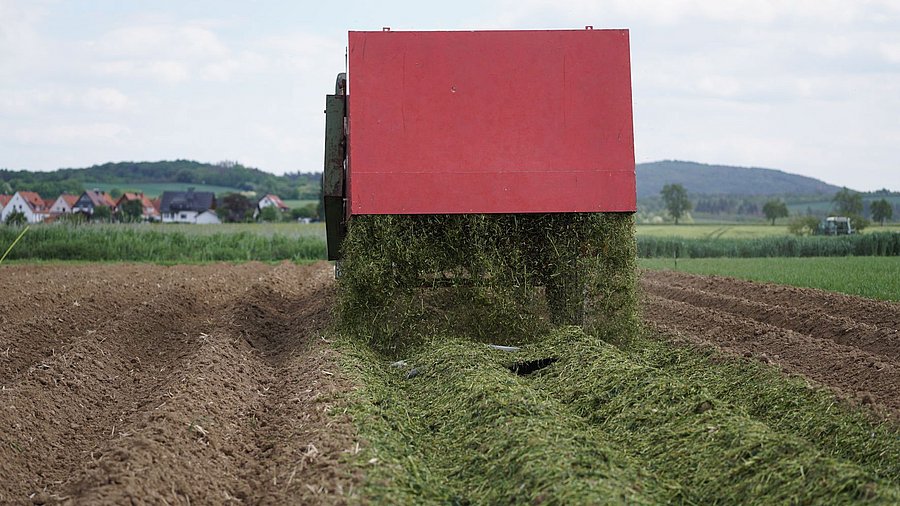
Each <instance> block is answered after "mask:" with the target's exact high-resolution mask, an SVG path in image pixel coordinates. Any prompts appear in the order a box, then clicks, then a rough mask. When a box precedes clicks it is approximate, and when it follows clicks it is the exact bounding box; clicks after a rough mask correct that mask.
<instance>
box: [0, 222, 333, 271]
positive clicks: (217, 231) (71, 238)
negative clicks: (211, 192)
mask: <svg viewBox="0 0 900 506" xmlns="http://www.w3.org/2000/svg"><path fill="white" fill-rule="evenodd" d="M322 230H323V229H322V226H321V224H309V225H301V224H297V223H277V224H234V225H207V226H204V225H160V224H154V225H151V224H137V225H127V224H117V225H90V224H88V225H80V226H67V225H34V226H32V227H31V228H30V229H29V230H28V232H27V233H26V234H25V235H24V236H23V237H22V239H21V241H19V242H18V243H17V244H16V245H15V247H14V248H13V249H12V250H11V251H10V254H9V257H8V258H7V261H15V260H19V261H60V260H64V261H82V262H83V261H97V262H122V261H125V262H155V263H179V262H187V263H194V262H214V261H230V262H245V261H253V260H258V261H264V262H269V261H281V260H292V261H295V262H300V261H309V260H320V259H324V258H325V241H324V240H322V238H321V235H322V234H323V232H322ZM20 231H21V230H20V229H19V228H15V227H0V249H3V250H5V249H6V248H7V247H8V245H10V244H12V243H13V241H14V240H15V239H16V237H17V236H18V234H19V233H20Z"/></svg>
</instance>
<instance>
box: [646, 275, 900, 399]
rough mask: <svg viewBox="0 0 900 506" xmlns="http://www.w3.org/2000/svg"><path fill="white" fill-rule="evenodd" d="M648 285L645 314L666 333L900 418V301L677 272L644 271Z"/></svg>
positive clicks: (649, 321)
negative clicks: (749, 360)
mask: <svg viewBox="0 0 900 506" xmlns="http://www.w3.org/2000/svg"><path fill="white" fill-rule="evenodd" d="M640 285H641V289H642V292H643V293H642V300H643V312H644V319H645V321H646V322H647V323H649V324H650V325H652V326H654V327H656V328H657V329H658V330H661V331H662V332H663V333H666V334H669V335H671V336H672V337H674V338H676V339H679V340H686V341H688V342H691V343H695V344H711V345H714V346H716V347H717V348H719V349H721V350H723V351H725V352H728V353H732V354H737V355H743V356H747V357H756V358H757V359H759V360H762V361H764V362H767V363H774V364H776V365H777V366H779V367H781V368H782V369H783V370H784V371H786V372H788V373H793V374H800V375H803V376H805V377H806V378H809V379H810V380H813V381H814V382H817V383H820V384H822V385H825V386H827V387H829V388H831V389H833V390H834V391H835V392H837V393H838V394H839V395H841V396H842V397H846V398H849V399H851V400H854V401H857V402H859V403H862V404H867V405H871V407H872V408H874V409H875V410H877V411H884V412H887V413H890V414H892V415H894V416H900V304H897V303H891V302H879V301H873V300H871V299H864V298H860V297H852V296H848V295H842V294H837V293H832V292H826V291H822V290H814V289H806V288H795V287H786V286H782V285H774V284H768V283H754V282H751V281H743V280H736V279H732V278H724V277H715V276H697V275H691V274H685V273H678V272H671V271H644V272H643V273H642V276H641V281H640Z"/></svg>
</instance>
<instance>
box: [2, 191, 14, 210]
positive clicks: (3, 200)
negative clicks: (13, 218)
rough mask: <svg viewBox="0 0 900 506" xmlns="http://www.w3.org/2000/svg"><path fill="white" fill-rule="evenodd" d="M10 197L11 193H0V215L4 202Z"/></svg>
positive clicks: (6, 202)
mask: <svg viewBox="0 0 900 506" xmlns="http://www.w3.org/2000/svg"><path fill="white" fill-rule="evenodd" d="M10 199H12V195H3V194H0V215H3V209H4V208H5V207H6V204H8V203H9V201H10Z"/></svg>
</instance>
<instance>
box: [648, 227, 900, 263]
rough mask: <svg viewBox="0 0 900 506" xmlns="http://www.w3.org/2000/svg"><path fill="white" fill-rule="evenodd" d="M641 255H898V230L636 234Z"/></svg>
mask: <svg viewBox="0 0 900 506" xmlns="http://www.w3.org/2000/svg"><path fill="white" fill-rule="evenodd" d="M637 242H638V255H639V256H640V257H641V258H674V257H678V258H715V257H730V258H756V257H840V256H851V255H852V256H900V233H898V232H876V233H866V234H858V235H850V236H840V237H823V236H811V237H810V236H787V235H786V236H776V237H759V238H752V239H723V238H718V237H708V238H699V237H696V238H683V237H657V236H649V235H644V236H638V241H637Z"/></svg>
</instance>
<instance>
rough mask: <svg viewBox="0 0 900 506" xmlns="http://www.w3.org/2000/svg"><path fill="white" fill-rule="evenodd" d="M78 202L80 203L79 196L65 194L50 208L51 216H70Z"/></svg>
mask: <svg viewBox="0 0 900 506" xmlns="http://www.w3.org/2000/svg"><path fill="white" fill-rule="evenodd" d="M76 202H78V195H69V194H68V193H63V194H62V195H60V196H59V197H57V198H56V200H55V201H54V202H53V205H52V206H50V214H69V213H71V212H72V206H74V205H75V203H76Z"/></svg>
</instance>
